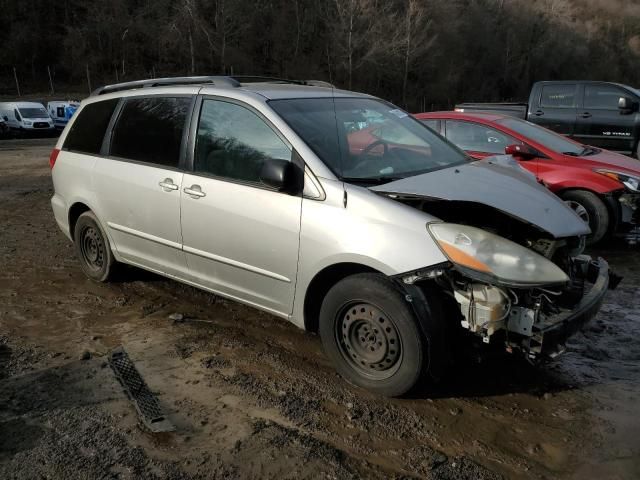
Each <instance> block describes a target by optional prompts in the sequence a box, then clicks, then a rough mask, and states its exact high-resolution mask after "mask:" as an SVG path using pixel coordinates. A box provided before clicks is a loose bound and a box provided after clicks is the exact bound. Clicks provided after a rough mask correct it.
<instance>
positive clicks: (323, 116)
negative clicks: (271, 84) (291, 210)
mask: <svg viewBox="0 0 640 480" xmlns="http://www.w3.org/2000/svg"><path fill="white" fill-rule="evenodd" d="M269 104H270V105H271V106H272V107H273V109H274V110H275V111H276V112H277V113H278V114H279V115H280V116H281V117H282V118H283V119H284V120H285V121H286V122H287V123H288V124H289V126H291V128H293V130H295V131H296V133H297V134H298V135H300V137H301V138H302V139H303V140H304V141H305V142H306V144H307V145H309V147H310V148H311V149H312V150H313V151H314V152H315V153H316V155H318V157H320V159H321V160H322V161H323V162H324V163H325V164H326V165H327V166H328V167H329V168H330V169H331V170H332V171H333V172H334V173H335V174H336V175H337V176H338V177H340V178H342V179H344V180H346V181H353V182H358V181H361V182H363V183H384V182H387V181H391V180H394V179H398V178H405V177H410V176H413V175H418V174H420V173H426V172H429V171H433V170H439V169H442V168H447V167H451V166H454V165H460V164H462V163H466V162H468V161H469V159H468V157H467V155H466V154H465V153H464V152H462V151H461V150H459V149H458V148H457V147H455V146H453V145H452V144H450V143H449V142H447V141H446V140H444V139H443V138H442V137H441V136H439V135H438V134H436V133H435V132H433V131H431V130H430V129H429V128H427V127H426V126H424V125H423V124H421V123H420V122H419V121H417V120H415V119H414V118H413V117H411V116H410V115H408V114H407V113H406V112H404V111H402V110H399V109H397V108H396V107H394V106H393V105H391V104H389V103H386V102H383V101H381V100H374V99H369V98H330V97H328V98H304V99H290V100H272V101H271V102H269Z"/></svg>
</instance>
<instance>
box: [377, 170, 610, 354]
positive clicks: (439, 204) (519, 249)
mask: <svg viewBox="0 0 640 480" xmlns="http://www.w3.org/2000/svg"><path fill="white" fill-rule="evenodd" d="M487 168H490V169H491V174H492V177H491V180H490V181H491V183H493V182H496V185H495V187H497V186H498V185H497V183H499V182H500V180H501V179H500V175H501V174H505V173H507V174H509V170H508V168H509V167H503V166H502V167H501V166H497V165H493V166H492V165H491V164H488V163H482V162H478V163H475V164H471V165H468V166H464V167H460V168H459V169H456V170H455V171H447V170H444V171H442V172H435V173H436V174H435V175H434V174H433V173H431V174H427V175H424V176H423V178H419V177H416V178H413V179H406V180H401V181H398V182H392V183H389V184H386V185H384V186H379V187H374V190H378V191H379V193H382V194H383V195H385V196H388V197H390V198H393V199H394V200H396V201H399V202H401V203H404V204H406V205H409V206H413V207H415V208H418V209H420V210H422V211H424V212H426V213H429V214H430V215H433V216H434V217H437V218H438V219H439V220H438V221H434V222H431V223H429V224H427V226H426V228H427V230H428V232H429V234H430V236H431V238H432V239H433V240H434V242H435V243H436V244H437V245H438V247H439V248H440V250H441V251H442V253H443V254H444V256H445V257H446V258H447V259H448V262H445V263H443V264H440V265H436V266H431V267H429V268H425V269H423V270H417V271H413V272H408V273H405V274H403V275H400V276H398V278H397V280H399V281H400V282H402V284H403V285H404V286H405V289H406V290H407V291H409V292H411V291H413V290H412V288H415V286H420V285H421V284H423V283H422V282H431V284H435V285H437V286H438V287H439V289H440V290H441V291H444V292H445V293H447V294H448V296H449V297H450V298H451V299H452V300H453V302H450V303H451V304H452V305H454V306H455V307H454V308H455V309H456V310H457V311H456V312H455V314H456V315H459V316H458V318H459V322H460V325H461V326H462V327H463V328H464V329H466V330H468V331H469V332H471V333H472V334H474V335H475V336H477V337H479V338H481V339H482V341H483V342H484V343H487V344H491V345H503V346H504V348H505V349H506V350H507V351H508V352H516V351H517V352H521V353H522V354H524V356H525V357H526V358H528V359H529V360H531V361H537V360H542V359H545V358H553V357H555V356H557V355H558V354H560V353H562V352H563V351H564V350H565V344H566V341H567V339H568V338H569V337H570V336H571V335H573V334H574V333H575V332H577V331H578V330H579V329H580V328H581V327H582V326H583V325H584V324H585V323H586V322H588V321H589V320H590V319H591V318H593V317H594V316H595V314H596V313H597V312H598V310H599V309H600V306H601V304H602V301H603V299H604V297H605V294H606V292H607V290H608V289H610V288H615V287H616V286H617V284H618V283H619V281H620V277H618V276H616V275H615V274H613V273H612V272H610V270H609V266H608V264H607V262H606V261H605V260H604V259H602V258H592V257H590V256H588V255H585V254H584V253H583V250H584V239H585V235H586V234H588V233H589V230H588V227H586V225H585V224H584V223H582V222H581V221H580V220H579V219H578V218H577V217H576V216H575V215H573V212H571V211H570V210H569V209H567V208H566V207H565V206H564V205H563V204H562V202H560V201H559V200H557V199H556V197H555V196H553V195H551V194H548V195H547V192H546V190H544V189H543V188H540V189H539V188H537V186H536V185H535V183H534V182H530V181H529V180H528V179H526V178H524V177H523V176H521V185H520V188H521V195H519V196H518V195H516V196H511V201H510V202H508V203H504V204H500V201H501V200H500V193H494V192H496V191H495V190H494V191H492V190H491V188H490V187H491V186H490V185H487V184H486V183H484V182H482V181H480V182H471V183H466V182H465V181H463V180H465V179H467V180H470V179H471V178H475V179H476V180H478V172H480V177H482V176H483V174H484V173H486V172H488V170H486V169H487ZM478 169H480V170H478ZM447 176H453V178H454V179H455V180H456V182H457V184H456V186H455V187H452V188H451V190H449V191H447V184H448V185H450V186H451V185H452V184H451V181H452V179H451V178H447ZM436 177H439V178H436ZM511 182H513V178H512V179H511ZM383 190H384V192H383ZM427 192H428V194H427ZM485 192H492V193H491V194H489V195H487V194H486V193H485ZM533 193H536V195H535V198H536V203H535V204H533V205H532V204H530V203H527V200H526V199H527V197H528V195H529V194H531V197H533V196H534V195H533ZM438 194H439V195H438ZM483 199H484V203H481V200H483ZM523 199H524V200H523ZM479 200H480V201H479ZM532 207H533V208H532ZM423 285H424V284H423ZM449 314H451V312H449Z"/></svg>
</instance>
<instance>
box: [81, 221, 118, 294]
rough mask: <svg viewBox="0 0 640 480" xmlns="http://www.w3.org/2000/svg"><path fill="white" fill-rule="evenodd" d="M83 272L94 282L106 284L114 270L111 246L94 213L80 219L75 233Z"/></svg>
mask: <svg viewBox="0 0 640 480" xmlns="http://www.w3.org/2000/svg"><path fill="white" fill-rule="evenodd" d="M73 239H74V244H75V247H76V255H77V256H78V259H79V260H80V267H81V268H82V271H83V272H84V273H85V274H86V275H87V276H88V277H89V278H91V279H92V280H96V281H98V282H106V281H107V280H108V279H109V277H110V275H111V273H112V270H113V263H114V258H113V253H112V252H111V245H109V240H108V239H107V236H106V235H105V234H104V231H103V230H102V227H100V223H99V222H98V219H97V218H96V216H95V215H94V214H93V212H84V213H83V214H82V215H80V216H79V217H78V220H77V221H76V226H75V229H74V233H73Z"/></svg>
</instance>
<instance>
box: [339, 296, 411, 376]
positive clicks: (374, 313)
mask: <svg viewBox="0 0 640 480" xmlns="http://www.w3.org/2000/svg"><path fill="white" fill-rule="evenodd" d="M335 335H336V342H337V344H338V349H339V351H340V354H341V355H342V357H343V358H344V360H345V361H346V362H347V363H348V364H349V365H350V366H351V367H352V368H353V369H354V370H356V371H357V372H358V373H359V374H360V375H363V376H365V377H368V378H371V379H374V380H383V379H385V378H389V377H391V376H392V375H393V374H394V373H395V372H396V371H397V370H398V368H400V364H401V363H402V353H403V352H402V342H401V339H400V335H399V334H398V329H397V327H396V325H395V323H394V322H393V320H392V319H391V317H389V316H388V315H387V314H385V313H384V311H382V309H380V308H378V307H376V306H375V305H372V304H371V303H368V302H353V303H350V304H348V305H345V306H344V307H343V308H342V309H340V311H339V312H338V315H337V317H336V322H335Z"/></svg>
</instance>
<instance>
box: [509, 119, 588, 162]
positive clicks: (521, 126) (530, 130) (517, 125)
mask: <svg viewBox="0 0 640 480" xmlns="http://www.w3.org/2000/svg"><path fill="white" fill-rule="evenodd" d="M496 123H499V124H501V125H504V126H505V127H507V128H509V129H511V130H513V131H514V132H518V133H519V134H520V135H522V136H524V137H527V138H530V139H531V140H533V141H535V142H538V143H540V144H542V145H544V146H545V147H547V148H549V149H551V150H553V151H554V152H558V153H564V154H566V155H584V151H585V147H583V146H582V145H579V144H577V143H575V142H572V141H570V140H568V139H566V138H565V137H563V136H562V135H559V134H557V133H554V132H552V131H550V130H547V129H546V128H542V127H539V126H538V125H534V124H533V123H531V122H526V121H524V120H520V119H518V118H503V119H501V120H497V121H496Z"/></svg>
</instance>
